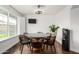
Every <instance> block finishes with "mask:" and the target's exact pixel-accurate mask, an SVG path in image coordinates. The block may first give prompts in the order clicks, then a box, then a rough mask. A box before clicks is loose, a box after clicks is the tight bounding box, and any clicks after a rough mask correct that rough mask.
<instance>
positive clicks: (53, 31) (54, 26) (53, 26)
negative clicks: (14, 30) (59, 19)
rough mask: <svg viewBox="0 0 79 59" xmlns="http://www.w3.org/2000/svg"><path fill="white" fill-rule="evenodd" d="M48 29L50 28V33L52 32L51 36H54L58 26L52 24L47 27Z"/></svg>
mask: <svg viewBox="0 0 79 59" xmlns="http://www.w3.org/2000/svg"><path fill="white" fill-rule="evenodd" d="M49 28H50V31H51V32H52V35H55V36H56V34H57V30H58V28H59V26H56V25H53V24H52V25H50V26H49Z"/></svg>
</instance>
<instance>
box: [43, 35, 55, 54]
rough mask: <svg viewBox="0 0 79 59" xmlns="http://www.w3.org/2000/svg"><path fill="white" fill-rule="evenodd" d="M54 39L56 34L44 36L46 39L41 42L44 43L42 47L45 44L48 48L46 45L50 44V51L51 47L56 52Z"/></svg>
mask: <svg viewBox="0 0 79 59" xmlns="http://www.w3.org/2000/svg"><path fill="white" fill-rule="evenodd" d="M55 39H56V36H48V37H47V38H46V41H45V42H44V43H43V44H44V47H45V45H46V50H48V46H50V48H51V52H52V47H53V48H54V52H55V53H56V49H55Z"/></svg>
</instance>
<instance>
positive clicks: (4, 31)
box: [0, 10, 17, 39]
mask: <svg viewBox="0 0 79 59" xmlns="http://www.w3.org/2000/svg"><path fill="white" fill-rule="evenodd" d="M16 22H17V18H16V17H15V16H14V15H12V14H9V13H8V12H5V11H3V10H0V39H4V38H7V37H10V36H13V35H16V34H17V24H16Z"/></svg>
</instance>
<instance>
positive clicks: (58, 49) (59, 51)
mask: <svg viewBox="0 0 79 59" xmlns="http://www.w3.org/2000/svg"><path fill="white" fill-rule="evenodd" d="M55 48H56V53H55V52H54V51H53V52H51V49H50V47H49V48H48V50H46V49H44V51H42V52H34V54H78V53H76V52H73V51H65V50H62V46H61V45H60V44H59V43H58V42H55ZM20 52H21V50H20V49H19V45H18V44H17V45H15V46H14V47H12V48H11V49H9V50H8V51H7V52H5V53H4V54H20ZM22 54H31V52H30V47H28V46H27V45H25V46H24V48H23V53H22Z"/></svg>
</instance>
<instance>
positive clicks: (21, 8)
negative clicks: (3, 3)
mask: <svg viewBox="0 0 79 59" xmlns="http://www.w3.org/2000/svg"><path fill="white" fill-rule="evenodd" d="M11 6H12V7H13V8H14V9H16V10H17V11H18V12H20V13H21V14H23V15H33V14H35V13H34V11H35V10H36V9H37V5H11ZM64 7H66V5H41V7H40V9H41V10H42V11H43V14H45V15H55V14H56V13H58V12H59V11H60V10H62V9H63V8H64Z"/></svg>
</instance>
